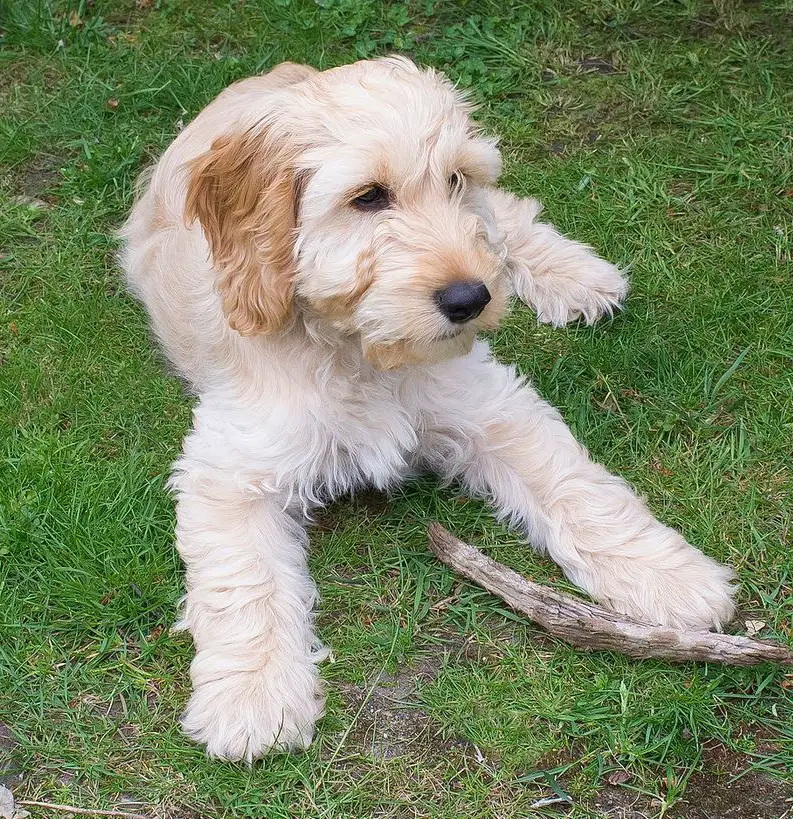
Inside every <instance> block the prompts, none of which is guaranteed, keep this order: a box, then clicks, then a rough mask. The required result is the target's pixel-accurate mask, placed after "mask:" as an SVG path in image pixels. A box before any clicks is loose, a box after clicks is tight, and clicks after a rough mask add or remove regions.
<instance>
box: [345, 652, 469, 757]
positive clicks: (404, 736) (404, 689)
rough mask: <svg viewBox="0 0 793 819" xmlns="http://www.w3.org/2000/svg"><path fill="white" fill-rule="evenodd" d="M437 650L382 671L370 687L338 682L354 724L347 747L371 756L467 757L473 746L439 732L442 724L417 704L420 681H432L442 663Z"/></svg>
mask: <svg viewBox="0 0 793 819" xmlns="http://www.w3.org/2000/svg"><path fill="white" fill-rule="evenodd" d="M441 656H442V654H439V655H435V656H427V657H424V658H422V659H421V660H420V661H419V662H418V663H415V664H413V665H412V666H408V665H405V666H402V667H400V668H399V669H398V670H397V671H396V672H395V673H394V674H385V673H383V674H381V675H380V677H379V678H378V679H377V681H376V682H375V684H374V685H373V686H370V687H368V688H365V687H362V686H358V685H343V686H341V694H342V697H343V699H344V702H345V705H346V706H347V709H348V711H349V712H350V713H351V714H352V715H354V716H355V715H357V716H355V723H354V724H353V727H352V729H351V731H350V733H349V735H348V736H347V740H346V743H345V744H346V746H347V747H348V748H350V749H352V750H357V751H358V752H360V753H361V754H363V755H365V756H369V757H372V758H373V759H380V760H382V759H393V758H394V757H400V756H410V757H413V758H436V759H437V758H448V757H449V755H450V754H452V753H455V752H456V753H457V754H459V755H461V756H464V755H466V753H467V752H468V751H469V750H470V751H471V752H473V753H475V752H476V751H475V749H474V747H473V746H472V745H471V743H469V742H468V741H467V740H465V739H462V738H460V737H449V736H446V735H444V733H443V731H442V728H441V726H440V725H439V724H438V723H436V722H435V721H434V720H433V719H432V717H430V716H429V714H427V712H426V711H424V709H423V708H422V707H421V705H420V703H419V701H418V697H417V696H416V694H417V689H418V688H419V686H420V685H426V684H427V683H429V682H432V681H433V680H434V679H435V678H436V677H437V676H438V672H439V670H440V667H441V661H442V660H441Z"/></svg>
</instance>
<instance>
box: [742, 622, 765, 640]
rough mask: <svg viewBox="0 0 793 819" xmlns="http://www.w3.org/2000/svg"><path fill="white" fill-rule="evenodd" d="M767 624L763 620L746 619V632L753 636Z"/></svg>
mask: <svg viewBox="0 0 793 819" xmlns="http://www.w3.org/2000/svg"><path fill="white" fill-rule="evenodd" d="M767 625H768V624H767V623H765V622H764V621H763V620H747V621H746V634H747V636H749V637H754V635H755V634H759V633H760V632H761V631H762V630H763V629H764V628H765V627H766V626H767Z"/></svg>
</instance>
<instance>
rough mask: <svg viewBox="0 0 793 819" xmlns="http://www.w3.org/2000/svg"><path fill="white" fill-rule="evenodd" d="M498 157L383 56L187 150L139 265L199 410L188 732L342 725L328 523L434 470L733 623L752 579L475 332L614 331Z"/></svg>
mask: <svg viewBox="0 0 793 819" xmlns="http://www.w3.org/2000/svg"><path fill="white" fill-rule="evenodd" d="M499 169H500V159H499V154H498V151H497V150H496V145H495V142H494V140H492V139H489V138H487V137H484V136H482V134H481V133H480V132H479V130H478V129H477V127H476V125H475V124H474V123H473V122H472V121H471V119H470V106H469V105H468V104H467V103H466V101H465V99H464V97H463V96H462V95H461V94H460V93H459V92H458V91H456V90H455V89H454V88H453V87H452V85H451V84H450V83H449V82H448V81H447V80H446V79H444V77H443V76H441V75H440V74H438V73H437V72H434V71H429V70H420V69H419V68H417V67H416V66H414V65H413V64H412V63H410V62H409V61H407V60H405V59H400V58H388V59H381V60H375V61H370V62H359V63H356V64H354V65H348V66H343V67H341V68H335V69H332V70H330V71H324V72H322V73H319V72H317V71H315V70H314V69H312V68H308V67H306V66H298V65H293V64H288V63H285V64H283V65H280V66H278V67H277V68H275V69H274V70H273V71H272V72H270V73H269V74H267V75H266V76H261V77H254V78H251V79H248V80H245V81H243V82H239V83H236V84H235V85H233V86H231V87H230V88H229V89H227V90H226V91H224V92H223V93H222V94H221V95H220V96H219V97H218V98H217V99H216V100H215V101H214V102H213V103H212V104H211V105H210V106H209V107H207V108H206V110H204V111H203V112H202V113H201V114H200V115H199V116H198V117H197V118H196V119H195V121H194V122H193V123H192V124H190V125H189V126H188V127H187V128H185V130H184V131H183V132H182V133H181V134H180V135H179V136H178V138H177V139H176V140H175V141H174V142H173V144H172V145H171V146H170V147H169V148H168V150H167V151H166V152H165V155H164V156H163V157H162V159H161V160H160V161H159V163H158V164H157V166H156V168H155V169H154V171H153V173H152V174H151V175H150V177H149V179H148V184H147V187H146V189H145V192H143V194H142V195H141V197H140V198H139V201H138V202H137V204H136V205H135V207H134V210H133V212H132V215H131V216H130V218H129V220H128V221H127V223H126V225H125V226H124V228H123V231H122V235H123V238H124V240H125V247H124V250H123V254H122V264H123V266H124V268H125V270H126V273H127V276H128V279H129V283H130V286H131V288H132V290H133V291H134V292H135V294H136V295H137V296H138V297H139V298H140V299H141V301H142V302H143V303H144V304H145V306H146V308H147V310H148V311H149V313H150V315H151V320H152V323H153V327H154V330H155V332H156V334H157V337H158V339H159V341H160V343H161V344H162V346H163V348H164V350H165V352H166V354H167V356H168V358H169V360H170V361H171V363H172V364H173V366H174V367H175V368H176V370H177V372H178V373H179V374H180V375H182V376H183V377H184V378H185V379H187V381H188V382H189V383H190V384H191V385H192V388H193V389H194V390H195V392H196V393H197V394H198V396H199V401H198V403H197V405H196V408H195V415H194V425H193V430H192V432H191V433H190V434H189V435H188V436H187V439H186V440H185V442H184V452H183V455H182V457H181V458H180V459H179V461H178V462H177V464H176V469H175V472H174V476H173V479H172V487H173V489H174V490H175V492H176V494H177V498H178V501H177V528H176V539H177V546H178V549H179V553H180V555H181V556H182V558H183V560H184V562H185V566H186V569H187V579H186V584H187V596H186V599H185V603H184V612H183V616H182V620H181V625H182V626H183V627H184V628H187V629H189V630H190V632H191V633H192V635H193V640H194V642H195V650H196V654H195V659H194V660H193V664H192V668H191V675H192V681H193V694H192V697H191V699H190V702H189V704H188V706H187V710H186V712H185V715H184V718H183V725H184V729H185V731H186V732H187V733H188V734H189V735H190V736H191V737H193V738H195V739H196V740H198V741H200V742H203V743H205V744H206V747H207V751H208V753H209V754H211V755H212V756H216V757H220V758H222V759H230V760H236V759H247V760H251V759H253V758H255V757H258V756H260V755H262V754H264V753H266V752H268V751H270V750H272V749H294V748H299V747H303V746H305V745H307V744H308V743H309V742H310V741H311V738H312V735H313V731H314V723H315V722H316V720H317V719H318V717H320V715H321V714H322V711H323V696H322V687H321V684H320V680H319V676H318V672H317V663H318V662H319V661H320V660H321V659H322V658H323V657H324V656H325V653H324V651H323V648H322V647H321V645H320V643H319V641H318V640H317V637H316V636H315V634H314V629H313V623H312V609H313V607H314V603H315V600H316V591H315V587H314V583H313V582H312V580H311V577H310V576H309V574H308V570H307V566H306V532H305V524H306V521H307V519H308V516H309V513H310V511H311V509H312V508H315V507H317V506H318V505H321V504H324V503H326V502H327V501H328V500H330V499H332V498H334V497H337V496H339V495H341V494H343V493H346V492H350V491H353V490H355V489H356V488H357V487H360V486H363V485H371V486H374V487H378V488H380V489H386V488H388V487H392V486H394V485H396V484H398V483H399V482H401V481H403V480H404V479H405V478H407V477H408V476H409V475H411V474H414V473H415V472H416V471H418V470H425V469H429V470H433V471H435V472H437V473H439V474H440V475H441V476H442V477H443V478H445V479H456V480H459V481H461V482H462V483H463V484H464V485H465V486H466V487H467V488H468V490H469V491H470V492H473V493H476V494H478V495H481V496H484V497H486V498H488V499H489V500H490V501H491V502H492V504H493V506H494V507H495V509H496V510H497V511H498V514H499V515H501V516H502V517H505V518H507V519H509V520H510V521H511V522H512V523H513V524H515V525H516V526H518V527H520V529H522V530H523V531H524V532H525V533H526V535H527V536H528V538H529V539H530V540H531V542H532V543H533V544H534V545H535V546H537V547H538V548H541V549H543V550H545V551H546V552H547V553H548V555H550V557H551V558H553V560H555V561H556V562H557V563H558V564H559V565H560V566H561V567H562V569H563V570H564V572H565V574H566V575H567V576H568V577H569V578H570V579H571V580H572V581H573V582H575V583H577V584H578V585H579V586H581V588H583V589H585V590H586V591H587V592H588V593H589V594H590V595H592V597H594V598H595V599H597V600H599V601H600V602H602V603H604V604H606V605H608V606H611V607H613V608H614V609H617V610H618V611H621V612H625V613H628V614H631V615H633V616H635V617H639V618H643V619H645V620H649V621H652V622H655V623H660V624H669V625H673V626H681V627H685V628H692V629H707V628H711V627H719V626H721V625H722V624H723V623H725V622H726V621H728V620H729V619H730V616H731V614H732V612H733V602H732V595H733V587H732V586H731V584H730V580H731V577H732V572H731V571H730V570H729V569H728V568H726V567H724V566H721V565H719V564H717V563H715V562H714V561H713V560H712V559H711V558H709V557H706V556H705V555H703V554H702V553H701V552H700V551H698V550H697V549H695V548H693V547H692V546H690V545H689V544H688V543H686V541H685V540H684V539H683V538H682V537H681V536H680V535H679V534H678V533H677V532H675V531H673V530H672V529H669V528H667V527H666V526H664V525H663V524H662V523H659V522H658V521H657V520H656V519H655V518H654V517H653V516H652V514H651V513H650V512H649V511H648V509H647V507H646V506H645V505H644V503H643V502H642V501H641V500H640V499H639V498H637V497H636V495H635V494H634V493H633V492H632V491H631V489H630V488H629V487H628V486H627V485H626V484H625V483H624V482H623V481H622V480H620V479H619V478H616V477H613V476H612V475H610V474H609V473H608V472H606V470H605V469H603V468H602V467H601V466H598V465H597V464H594V463H592V462H591V461H590V460H589V459H588V457H587V453H586V452H585V450H584V449H583V448H582V447H581V446H580V445H579V444H578V443H577V442H576V441H575V440H574V439H573V436H572V435H571V433H570V431H569V430H568V429H567V427H566V426H565V424H564V422H563V421H562V419H561V417H560V416H559V413H558V412H556V410H554V409H553V408H552V407H550V406H549V405H548V404H546V403H545V402H544V401H543V400H542V399H541V398H539V396H538V395H537V393H536V392H535V391H534V390H533V389H532V388H531V387H530V386H529V385H528V384H527V383H526V382H525V381H524V380H523V379H522V378H520V377H519V376H518V375H516V373H515V371H514V370H513V369H511V368H509V367H505V366H503V365H501V364H499V363H498V362H496V361H494V360H493V359H492V357H491V354H490V350H489V348H488V345H487V344H486V343H485V342H484V341H477V339H476V335H477V332H478V331H479V330H483V329H488V328H493V327H495V326H496V324H497V323H498V321H499V319H500V318H501V316H502V314H503V313H504V311H505V309H506V307H507V301H508V298H509V296H510V294H511V293H512V292H515V293H517V295H519V296H520V297H521V298H522V299H523V300H525V301H526V302H527V303H528V304H530V305H531V306H532V307H533V308H534V309H535V310H536V312H537V315H538V316H539V319H540V320H541V321H545V322H550V323H552V324H554V325H561V324H564V323H565V322H567V321H570V320H571V319H577V318H583V319H584V320H585V321H587V322H592V321H595V320H596V319H597V318H598V317H600V316H601V315H603V314H604V313H610V312H611V311H612V310H613V309H615V308H616V307H617V306H618V305H619V303H620V301H621V300H622V298H623V297H624V295H625V293H626V290H627V284H626V281H625V278H624V276H623V275H622V274H621V273H620V271H618V270H617V269H616V268H615V267H613V266H612V265H611V264H609V263H607V262H605V261H603V260H602V259H600V258H598V257H597V256H596V255H595V254H594V252H593V251H592V250H591V249H590V248H588V247H586V246H584V245H581V244H578V243H576V242H573V241H571V240H569V239H566V238H564V237H563V236H561V235H560V234H559V233H557V232H556V230H554V228H553V227H551V226H550V225H548V224H543V223H541V222H538V221H536V218H537V216H538V214H539V212H540V205H539V204H538V203H537V202H536V201H534V200H532V199H524V200H520V199H517V198H515V197H514V196H512V195H510V194H508V193H505V192H502V191H499V190H498V189H497V188H496V187H495V183H496V180H497V178H498V175H499Z"/></svg>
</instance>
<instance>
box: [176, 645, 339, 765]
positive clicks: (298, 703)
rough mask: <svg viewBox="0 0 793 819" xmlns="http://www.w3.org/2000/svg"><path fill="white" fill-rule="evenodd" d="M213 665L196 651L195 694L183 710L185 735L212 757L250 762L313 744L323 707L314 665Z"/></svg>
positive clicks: (194, 664) (193, 672) (193, 670)
mask: <svg viewBox="0 0 793 819" xmlns="http://www.w3.org/2000/svg"><path fill="white" fill-rule="evenodd" d="M210 664H211V665H216V664H215V663H207V659H206V658H203V657H202V656H201V654H200V653H199V654H198V655H196V658H195V660H194V661H193V667H192V669H191V672H192V677H193V683H194V689H193V694H192V696H191V697H190V701H189V702H188V704H187V708H186V709H185V712H184V714H183V715H182V729H183V730H184V732H185V734H187V736H189V737H190V738H191V739H193V740H195V741H196V742H199V743H201V744H203V745H205V746H206V752H207V754H208V755H209V756H210V757H214V758H216V759H222V760H225V761H230V762H237V761H245V762H248V763H249V764H250V763H251V762H253V760H254V759H258V758H259V757H261V756H264V755H266V754H268V753H285V752H292V751H299V750H303V749H305V748H307V747H308V746H309V745H310V744H311V740H312V738H313V735H314V724H315V722H316V721H317V720H318V719H319V718H320V717H321V716H322V713H323V709H324V699H323V697H322V693H321V687H320V684H319V678H318V675H317V672H316V667H315V666H314V665H313V664H310V665H305V666H294V665H292V666H288V667H284V666H281V667H280V668H273V667H268V668H267V669H265V670H258V671H229V672H228V673H223V672H222V670H221V671H220V673H215V674H213V673H211V672H209V668H208V666H209V665H210ZM202 665H203V666H204V667H203V668H202V667H201V666H202ZM208 672H209V673H208Z"/></svg>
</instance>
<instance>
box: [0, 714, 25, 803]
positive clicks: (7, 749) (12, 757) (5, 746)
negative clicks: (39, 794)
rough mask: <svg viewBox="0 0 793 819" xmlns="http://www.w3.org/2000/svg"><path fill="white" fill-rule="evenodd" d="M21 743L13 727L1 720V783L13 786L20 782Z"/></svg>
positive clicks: (8, 786) (5, 785) (9, 786)
mask: <svg viewBox="0 0 793 819" xmlns="http://www.w3.org/2000/svg"><path fill="white" fill-rule="evenodd" d="M18 748H19V743H18V742H17V740H16V737H15V736H14V734H13V733H12V732H11V728H10V727H9V726H8V725H6V724H5V723H4V722H0V785H3V786H4V787H6V788H8V789H9V790H10V789H12V788H13V786H14V785H18V784H19V780H20V777H21V775H22V768H21V766H20V764H19V762H18V760H17V759H16V751H17V749H18Z"/></svg>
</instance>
